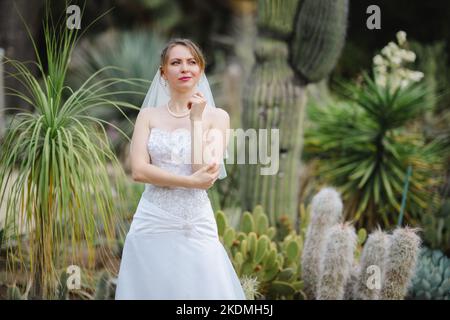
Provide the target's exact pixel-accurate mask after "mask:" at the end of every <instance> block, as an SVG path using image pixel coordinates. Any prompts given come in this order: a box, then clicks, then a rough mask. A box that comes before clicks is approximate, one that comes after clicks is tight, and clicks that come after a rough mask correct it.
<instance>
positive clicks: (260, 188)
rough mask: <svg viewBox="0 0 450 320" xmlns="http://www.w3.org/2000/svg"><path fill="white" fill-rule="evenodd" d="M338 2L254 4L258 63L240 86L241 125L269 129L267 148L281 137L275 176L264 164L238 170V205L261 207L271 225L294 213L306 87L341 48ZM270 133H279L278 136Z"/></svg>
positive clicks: (262, 0) (264, 0)
mask: <svg viewBox="0 0 450 320" xmlns="http://www.w3.org/2000/svg"><path fill="white" fill-rule="evenodd" d="M336 2H337V4H334V1H324V0H320V1H318V0H302V1H299V0H259V1H258V14H257V17H258V33H259V36H258V38H257V40H256V44H255V56H256V58H257V61H258V63H257V64H255V66H254V68H253V70H252V74H251V78H252V79H255V81H249V82H248V86H247V87H246V88H244V92H246V94H245V95H244V100H243V106H244V107H243V111H242V125H243V129H248V128H252V129H255V130H258V129H268V134H269V137H268V138H267V139H268V140H267V141H268V142H269V143H268V144H269V145H270V144H271V143H273V139H278V138H279V142H280V145H279V157H278V158H279V161H278V171H276V172H275V173H274V174H266V175H263V174H262V172H261V169H264V168H265V167H266V165H264V166H263V165H262V164H261V163H256V164H252V165H250V164H248V163H249V162H246V164H245V165H243V166H240V169H241V174H240V179H241V184H240V185H241V188H242V189H241V195H242V199H241V202H242V204H243V206H244V208H246V209H249V208H251V207H253V206H255V205H257V204H261V205H262V206H264V208H266V210H267V211H268V217H269V223H270V225H272V226H273V225H275V222H276V221H277V220H278V217H279V216H280V215H288V216H289V217H290V219H291V220H294V218H295V217H296V215H297V208H298V196H297V195H298V191H299V178H298V174H297V173H298V166H299V159H300V158H301V148H302V144H303V123H304V113H305V106H306V84H307V82H308V81H317V80H320V79H321V78H323V77H325V76H326V75H327V74H328V73H329V72H330V71H331V69H332V67H333V66H334V64H335V63H336V60H337V57H338V56H339V53H340V49H341V48H342V46H343V44H344V37H343V35H344V34H345V29H346V14H347V5H348V3H347V2H348V1H342V0H338V1H336ZM305 15H307V16H308V19H307V20H305ZM323 17H326V19H325V20H324V19H323ZM296 19H297V20H296ZM310 21H313V22H312V23H310ZM294 26H296V28H295V32H294ZM311 29H313V31H314V33H313V36H314V38H315V39H317V40H319V41H313V42H308V39H307V37H306V36H305V35H306V34H309V33H310V32H311ZM288 42H289V44H288ZM312 53H313V54H312ZM317 57H319V59H317ZM289 58H291V59H289ZM324 59H327V60H324ZM291 65H292V66H294V68H295V70H294V69H293V68H292V67H291ZM305 70H306V71H305ZM299 71H300V72H299ZM302 72H303V74H302ZM305 75H306V76H308V77H309V79H306V78H305ZM310 75H311V76H310ZM305 79H306V80H308V81H305ZM271 129H279V132H278V134H277V133H273V132H272V131H271ZM246 148H247V146H246ZM244 151H245V150H244ZM248 153H249V154H250V152H248ZM245 154H247V151H245ZM272 155H273V153H272ZM276 156H278V150H277V155H276ZM246 161H248V159H246Z"/></svg>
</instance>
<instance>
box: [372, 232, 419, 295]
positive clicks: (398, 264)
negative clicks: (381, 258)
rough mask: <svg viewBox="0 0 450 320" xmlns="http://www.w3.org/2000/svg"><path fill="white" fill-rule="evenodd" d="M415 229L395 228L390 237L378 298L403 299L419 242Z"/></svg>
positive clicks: (413, 267)
mask: <svg viewBox="0 0 450 320" xmlns="http://www.w3.org/2000/svg"><path fill="white" fill-rule="evenodd" d="M416 232H417V230H416V229H411V228H397V229H396V230H395V231H394V233H393V235H392V237H391V244H390V247H389V253H388V256H387V260H386V272H385V277H384V279H383V286H382V289H381V294H380V298H381V299H383V300H386V299H396V300H399V299H403V298H404V297H405V295H406V293H407V291H408V286H409V285H410V282H411V278H412V276H413V274H414V271H415V266H416V262H417V257H418V254H419V249H420V243H421V240H420V238H419V236H418V235H417V234H416Z"/></svg>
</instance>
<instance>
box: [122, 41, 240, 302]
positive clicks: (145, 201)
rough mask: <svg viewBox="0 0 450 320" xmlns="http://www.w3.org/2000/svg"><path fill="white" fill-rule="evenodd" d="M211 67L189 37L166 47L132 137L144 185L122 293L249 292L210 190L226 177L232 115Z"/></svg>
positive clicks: (212, 295)
mask: <svg viewBox="0 0 450 320" xmlns="http://www.w3.org/2000/svg"><path fill="white" fill-rule="evenodd" d="M204 70H205V60H204V58H203V55H202V53H201V51H200V49H199V48H198V46H197V45H196V44H195V43H193V42H192V41H190V40H188V39H173V40H171V41H170V42H169V43H168V44H167V45H166V47H165V48H164V49H163V50H162V53H161V65H160V68H159V70H158V71H157V72H156V75H155V77H154V79H153V82H152V84H151V86H150V89H149V92H148V93H147V96H146V99H145V100H144V104H143V107H142V109H141V111H140V112H139V114H138V116H137V119H136V123H135V127H134V132H133V137H132V141H131V168H132V176H133V179H134V180H135V181H138V182H142V183H145V190H144V192H143V193H142V196H141V199H140V201H139V204H138V206H137V209H136V212H135V214H134V216H133V221H132V223H131V226H130V230H129V231H128V233H127V236H126V238H125V243H124V248H123V253H122V260H121V263H120V269H119V275H118V279H117V287H116V294H115V298H116V299H215V300H216V299H245V295H244V292H243V289H242V286H241V283H240V281H239V278H238V276H237V274H236V272H235V270H234V268H233V265H232V264H231V261H230V259H229V257H228V255H227V252H226V251H225V248H224V247H223V245H222V243H221V242H220V241H219V238H218V233H217V225H216V221H215V218H214V212H213V210H212V207H211V202H210V200H209V198H208V194H207V191H206V190H207V189H208V188H210V187H211V186H212V185H213V184H214V182H215V181H216V179H217V178H219V179H222V178H224V177H226V171H225V167H224V164H223V154H224V153H225V152H226V147H227V143H228V136H227V133H228V132H227V131H228V129H229V127H230V120H229V116H228V114H227V112H226V111H224V110H223V109H220V108H216V107H215V105H214V99H213V98H212V94H211V90H210V88H209V85H208V81H207V79H206V76H205V74H204ZM163 82H164V83H163ZM212 133H216V134H215V135H214V134H212ZM217 133H219V134H218V135H217ZM217 136H220V138H219V139H217ZM211 150H212V151H213V152H209V153H207V152H206V151H211Z"/></svg>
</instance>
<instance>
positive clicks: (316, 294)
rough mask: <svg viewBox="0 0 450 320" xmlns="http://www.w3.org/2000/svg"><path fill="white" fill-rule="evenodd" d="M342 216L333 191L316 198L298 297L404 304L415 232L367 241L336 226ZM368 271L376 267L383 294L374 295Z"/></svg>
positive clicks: (417, 241) (414, 254) (376, 234)
mask: <svg viewBox="0 0 450 320" xmlns="http://www.w3.org/2000/svg"><path fill="white" fill-rule="evenodd" d="M341 213H342V201H341V199H340V197H339V194H338V193H337V192H336V191H335V190H334V189H332V188H324V189H322V190H321V191H320V192H319V193H318V194H317V195H315V196H314V198H313V201H312V205H311V221H310V223H309V225H308V228H307V231H306V236H305V245H304V248H303V253H302V265H301V268H302V272H301V274H302V280H303V282H304V284H303V286H302V288H303V289H302V292H304V293H306V297H307V298H309V299H313V298H317V299H343V298H345V299H380V298H381V299H403V298H404V297H405V294H406V290H407V288H408V285H409V282H410V279H411V276H412V275H413V272H414V266H415V261H416V259H417V253H418V249H419V246H420V242H421V240H420V238H419V237H418V236H417V234H416V230H415V229H411V228H398V229H396V230H395V231H394V232H393V234H392V235H388V234H386V233H384V232H382V231H381V230H380V229H378V230H376V231H375V232H373V233H371V234H370V235H369V237H368V238H367V240H366V241H365V239H366V236H367V232H366V231H365V230H364V229H360V230H359V231H358V236H356V233H355V231H354V229H353V228H352V227H350V226H349V225H347V224H341V223H338V222H339V220H340V217H341ZM364 241H365V244H364V247H362V244H363V243H364ZM357 244H358V246H357ZM355 249H357V250H356V251H362V253H361V255H360V254H359V252H355ZM359 257H360V258H359ZM355 258H356V259H355ZM358 260H359V261H358ZM372 265H376V266H379V267H380V269H379V271H380V274H379V275H380V278H379V280H380V285H381V288H380V287H378V288H377V287H375V289H374V290H370V288H369V287H371V286H368V280H371V279H369V278H368V276H367V270H368V267H369V266H372ZM299 268H300V266H299ZM449 273H450V272H449ZM436 279H437V278H436ZM443 279H445V278H443ZM449 282H450V281H449ZM445 285H447V284H445ZM445 288H446V286H444V289H445ZM380 289H381V290H380Z"/></svg>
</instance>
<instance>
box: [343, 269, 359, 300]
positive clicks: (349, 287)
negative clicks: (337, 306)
mask: <svg viewBox="0 0 450 320" xmlns="http://www.w3.org/2000/svg"><path fill="white" fill-rule="evenodd" d="M360 272H361V270H360V266H359V264H357V263H353V266H352V270H351V272H350V277H349V278H348V279H347V283H346V284H345V289H344V300H354V299H355V297H356V295H357V293H356V292H355V291H356V288H357V284H358V280H359V274H360Z"/></svg>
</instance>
